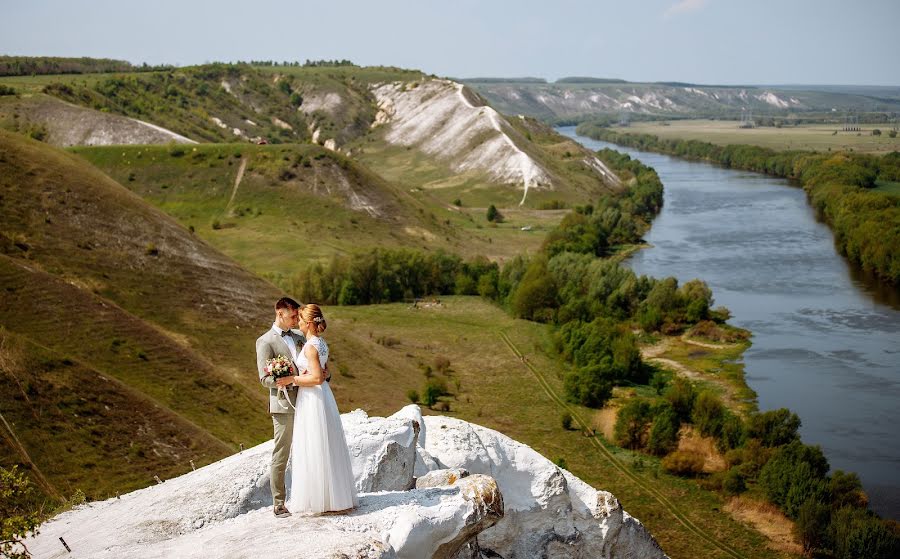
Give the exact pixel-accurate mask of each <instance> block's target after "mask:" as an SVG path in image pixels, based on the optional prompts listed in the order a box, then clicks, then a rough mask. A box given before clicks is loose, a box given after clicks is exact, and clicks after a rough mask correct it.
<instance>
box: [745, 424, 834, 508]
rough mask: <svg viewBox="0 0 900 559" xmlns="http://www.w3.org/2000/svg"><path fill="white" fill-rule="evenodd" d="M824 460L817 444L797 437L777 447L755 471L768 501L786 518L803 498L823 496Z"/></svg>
mask: <svg viewBox="0 0 900 559" xmlns="http://www.w3.org/2000/svg"><path fill="white" fill-rule="evenodd" d="M827 473H828V460H827V459H826V458H825V455H824V454H822V450H821V449H820V448H819V447H817V446H809V445H805V444H803V443H801V442H800V441H799V440H797V441H794V442H792V443H791V444H789V445H786V446H783V447H781V448H779V449H778V450H777V451H776V452H775V454H774V455H773V456H772V458H771V459H770V460H769V461H768V462H767V463H766V465H765V466H763V468H762V470H761V471H760V473H759V483H760V485H761V486H762V488H763V489H764V490H765V492H766V496H767V497H768V498H769V500H770V501H772V502H773V503H775V504H776V505H778V506H779V507H780V508H781V510H783V511H784V513H785V514H786V515H788V516H789V517H790V518H794V519H796V518H797V513H798V512H799V510H800V505H802V504H803V502H804V501H806V500H807V499H810V498H813V499H818V500H820V501H824V500H825V499H826V496H827V493H828V487H827V483H826V479H825V476H826V474H827Z"/></svg>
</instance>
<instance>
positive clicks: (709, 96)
mask: <svg viewBox="0 0 900 559" xmlns="http://www.w3.org/2000/svg"><path fill="white" fill-rule="evenodd" d="M470 85H471V86H472V87H473V88H474V89H475V90H476V91H478V92H479V93H480V94H481V95H483V96H484V97H485V98H486V99H487V100H488V101H490V103H491V104H492V105H493V106H494V107H496V108H497V110H499V111H501V112H505V113H509V114H526V115H530V116H534V117H536V118H541V119H543V120H547V121H561V120H571V119H584V118H588V117H591V116H598V115H621V114H623V113H630V114H635V115H641V116H644V117H663V118H691V117H693V118H697V117H707V118H709V117H713V118H731V119H740V117H741V113H742V111H753V114H754V115H760V116H762V115H787V114H796V115H818V116H819V117H820V118H824V117H833V118H834V117H836V118H839V119H840V118H843V116H844V115H845V114H846V113H847V112H897V111H900V87H883V88H866V87H855V86H735V85H731V86H728V85H696V84H689V83H681V82H660V83H632V82H624V81H620V80H606V79H595V78H564V79H562V80H558V81H556V82H555V83H552V84H523V83H519V84H504V83H491V82H488V81H483V80H482V81H479V82H471V83H470ZM833 115H836V116H833Z"/></svg>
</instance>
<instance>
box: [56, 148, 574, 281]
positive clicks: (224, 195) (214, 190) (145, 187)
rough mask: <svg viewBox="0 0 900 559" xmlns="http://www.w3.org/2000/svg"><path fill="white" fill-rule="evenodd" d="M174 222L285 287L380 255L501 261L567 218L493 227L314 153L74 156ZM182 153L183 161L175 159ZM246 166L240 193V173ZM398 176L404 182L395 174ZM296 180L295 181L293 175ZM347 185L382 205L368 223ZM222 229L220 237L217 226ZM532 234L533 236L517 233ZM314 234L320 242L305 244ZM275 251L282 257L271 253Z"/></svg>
mask: <svg viewBox="0 0 900 559" xmlns="http://www.w3.org/2000/svg"><path fill="white" fill-rule="evenodd" d="M74 151H75V153H77V154H78V155H79V156H81V157H84V158H85V159H87V160H88V161H90V162H91V163H92V164H94V165H96V166H97V167H99V168H100V169H102V170H103V171H105V172H106V173H108V174H109V175H110V176H111V177H113V178H115V179H117V180H118V181H119V182H120V183H121V184H123V185H124V186H126V187H127V188H129V189H131V190H132V191H134V192H135V193H137V194H139V195H140V196H142V197H144V198H145V199H146V200H148V201H149V202H151V203H153V204H154V205H156V206H158V207H159V208H160V209H162V210H164V211H166V212H167V213H169V214H171V215H172V216H173V217H175V218H176V219H177V220H178V221H179V222H180V223H181V224H182V225H184V226H185V227H189V226H193V227H194V228H195V231H196V234H197V236H199V237H201V238H203V239H204V240H205V241H207V242H209V243H210V244H212V245H213V246H215V247H216V248H218V249H219V250H221V251H223V252H224V253H226V254H228V255H229V256H231V257H233V258H235V259H236V260H238V261H239V262H241V263H242V265H244V266H246V267H247V268H248V269H250V270H251V271H254V272H256V273H258V274H260V275H262V276H264V277H268V278H270V279H273V280H275V281H276V283H279V284H281V285H287V284H286V283H284V281H285V280H286V278H289V277H290V276H291V274H292V273H293V272H295V271H296V270H298V269H299V268H300V267H302V266H304V265H306V264H307V263H308V262H309V261H310V260H323V259H327V258H329V257H330V256H331V255H332V254H336V253H347V252H354V251H360V250H371V249H372V248H376V247H385V248H389V247H394V248H397V247H406V248H417V249H422V250H429V251H430V250H437V249H444V250H448V251H451V252H454V253H457V254H461V255H464V256H476V255H485V256H488V257H489V258H494V259H500V260H502V259H505V258H508V257H511V256H514V255H516V254H519V253H522V252H530V251H534V250H537V248H538V247H539V246H540V244H541V242H542V241H543V236H544V234H545V233H546V231H547V230H548V229H549V228H551V227H553V226H554V225H555V224H556V223H558V222H559V220H560V219H562V215H563V214H564V212H563V211H538V210H530V209H521V210H520V209H512V210H504V215H505V216H506V218H507V219H506V221H505V222H504V223H502V224H500V225H499V226H494V225H490V224H488V222H487V220H486V218H485V208H484V207H471V206H469V205H468V204H464V205H463V207H456V206H454V205H452V204H449V203H445V202H443V201H442V200H437V199H435V198H434V197H433V196H431V195H429V193H428V192H426V191H423V190H422V189H412V190H411V191H410V189H408V188H407V185H405V184H403V183H400V184H397V183H395V182H394V181H393V180H391V179H393V178H396V177H395V176H394V175H391V176H389V177H388V180H385V179H382V178H381V177H380V176H378V175H376V174H374V173H372V172H371V171H369V170H368V169H367V168H366V167H365V166H364V165H361V164H358V163H356V162H354V161H353V160H350V159H347V158H345V157H343V156H341V155H339V154H335V153H333V152H330V151H328V150H325V149H324V148H320V147H317V146H314V145H309V144H303V145H280V146H250V145H246V144H227V145H226V144H220V145H208V144H203V145H198V146H191V147H186V148H184V151H185V153H184V154H183V155H181V156H177V157H174V156H172V155H171V153H172V151H171V150H170V149H169V148H167V147H164V146H157V147H153V146H142V147H136V146H130V147H96V148H77V149H75V150H74ZM176 153H178V152H176ZM242 160H246V161H247V166H246V170H245V173H244V176H243V179H242V180H241V182H240V185H239V187H238V189H237V193H236V195H235V196H234V199H233V201H231V203H229V201H230V200H231V196H232V193H233V191H234V182H235V178H236V175H237V172H238V169H239V167H240V165H241V161H242ZM398 174H399V173H398ZM290 175H293V176H290ZM345 181H346V183H347V184H350V185H351V186H352V187H353V189H354V190H355V191H356V192H358V193H360V194H362V195H365V196H366V197H367V198H369V199H371V200H373V201H375V202H376V206H377V207H378V208H379V209H380V211H381V212H382V214H383V215H382V216H380V217H372V216H370V215H369V214H367V213H366V212H365V211H360V210H353V209H351V208H349V207H348V205H349V203H348V200H347V196H346V195H343V194H341V193H340V187H341V184H343V183H344V182H345ZM214 221H218V222H219V224H220V226H221V227H220V228H219V229H213V227H212V224H213V222H214ZM526 225H527V226H531V227H532V229H531V230H530V231H522V230H521V227H523V226H526ZM313 232H315V233H316V234H317V235H318V237H317V240H316V242H314V243H309V242H307V241H306V239H307V238H308V236H309V235H310V234H311V233H313ZM275 247H277V250H275Z"/></svg>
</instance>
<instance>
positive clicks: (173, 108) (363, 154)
mask: <svg viewBox="0 0 900 559" xmlns="http://www.w3.org/2000/svg"><path fill="white" fill-rule="evenodd" d="M0 83H11V84H14V86H15V88H16V89H17V91H19V90H21V95H18V96H6V97H4V98H0V126H2V127H4V128H7V129H10V130H14V131H18V132H23V133H27V134H31V135H32V136H33V137H38V138H42V139H45V140H46V141H49V142H51V143H55V144H58V145H106V144H116V143H127V144H138V143H140V144H143V143H166V142H167V141H170V140H169V139H170V138H171V139H174V140H175V141H197V142H215V143H223V142H224V143H228V142H240V143H255V142H262V141H265V142H268V143H314V144H318V145H322V146H325V147H327V148H328V149H330V150H333V151H334V150H336V151H340V152H341V153H343V154H345V155H348V156H350V157H351V158H352V159H356V160H359V161H361V162H363V163H364V164H365V165H367V166H369V167H370V168H371V169H372V170H374V171H375V172H376V173H378V174H381V175H382V176H384V177H385V178H387V179H388V181H389V182H391V183H394V184H397V185H400V186H402V187H403V188H404V189H405V190H407V191H409V190H417V191H421V192H423V193H425V192H427V194H428V195H429V196H432V197H436V198H437V200H433V201H432V202H430V203H435V202H436V203H438V204H439V205H442V206H444V205H447V204H450V203H451V202H453V201H454V200H456V199H462V200H466V201H467V202H468V203H469V204H470V205H472V204H475V205H478V206H482V207H487V206H488V205H490V204H495V205H498V206H506V207H508V206H513V205H523V206H524V207H537V206H539V205H541V204H544V203H550V202H554V201H555V202H557V203H558V202H563V203H566V204H578V203H587V202H591V201H593V200H594V199H595V198H596V196H598V195H602V193H604V192H606V191H608V189H609V188H611V187H612V186H614V185H613V183H612V182H610V181H609V180H608V178H607V177H606V176H604V174H603V173H599V172H597V171H596V167H597V162H596V161H595V158H594V157H593V154H591V153H590V152H588V151H587V150H585V149H584V148H583V147H581V146H580V145H578V144H577V143H575V142H573V141H571V140H569V139H566V138H563V137H561V136H559V135H557V134H555V133H554V132H553V131H552V130H544V131H542V132H541V133H540V134H537V135H538V136H540V137H542V142H541V143H539V142H536V141H535V140H534V138H535V134H532V132H530V131H528V130H524V129H522V126H523V123H522V122H521V119H519V118H516V117H513V118H509V117H506V116H504V115H503V114H501V113H498V112H497V111H496V110H495V109H494V108H493V107H491V106H490V103H489V102H488V101H487V100H486V99H484V98H482V97H480V96H479V95H478V94H477V93H475V92H474V91H473V90H472V89H470V88H469V87H467V86H465V85H462V84H459V83H457V82H453V81H450V80H440V79H436V78H434V77H430V76H426V75H424V74H422V73H421V72H417V71H412V70H402V69H397V68H383V67H373V68H360V67H356V66H317V67H302V66H271V65H263V66H259V67H253V66H249V65H246V64H231V65H225V64H211V65H206V66H198V67H190V68H180V69H177V70H171V71H165V72H147V73H129V74H113V75H86V76H78V77H71V76H54V77H51V76H41V77H40V79H39V80H38V79H35V80H27V79H22V78H18V79H16V80H13V79H7V80H0ZM38 86H39V87H38ZM122 117H127V120H126V119H123V118H122ZM528 126H534V125H533V124H531V125H528ZM153 127H156V128H153ZM613 182H614V181H613Z"/></svg>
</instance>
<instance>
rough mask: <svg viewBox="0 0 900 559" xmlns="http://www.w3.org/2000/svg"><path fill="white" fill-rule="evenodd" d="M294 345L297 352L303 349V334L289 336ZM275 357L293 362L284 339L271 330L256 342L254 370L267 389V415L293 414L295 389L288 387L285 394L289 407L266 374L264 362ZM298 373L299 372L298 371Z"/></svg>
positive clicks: (295, 399)
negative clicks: (288, 398)
mask: <svg viewBox="0 0 900 559" xmlns="http://www.w3.org/2000/svg"><path fill="white" fill-rule="evenodd" d="M289 335H290V336H291V337H292V338H293V339H294V343H295V344H297V351H300V350H301V349H302V348H303V344H305V343H306V338H305V337H304V336H303V334H299V333H297V332H294V331H293V330H292V331H291V333H290V334H289ZM277 355H284V356H286V357H287V358H288V359H291V360H292V361H293V355H292V354H291V350H290V348H289V347H288V344H287V342H285V341H284V338H283V337H282V336H281V335H279V334H277V333H275V331H274V330H273V329H271V328H269V330H268V331H267V332H266V333H265V334H263V335H262V336H260V337H259V338H258V339H257V340H256V368H257V370H258V372H259V382H260V383H262V385H263V386H265V387H266V388H268V389H269V413H294V408H293V407H291V405H296V404H297V387H296V386H288V387H287V393H288V396H289V397H290V399H291V405H288V403H287V400H286V399H285V397H284V391H282V390H279V389H278V385H276V384H275V379H274V378H272V377H271V376H270V375H267V374H266V360H267V359H272V358H273V357H275V356H277ZM298 372H299V371H298Z"/></svg>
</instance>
